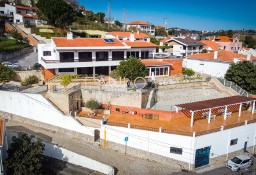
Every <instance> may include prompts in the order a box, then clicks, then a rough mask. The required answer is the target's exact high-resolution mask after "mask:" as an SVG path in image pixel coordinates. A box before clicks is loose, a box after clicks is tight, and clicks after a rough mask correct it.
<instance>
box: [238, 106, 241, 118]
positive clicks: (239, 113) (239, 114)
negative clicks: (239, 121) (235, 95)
mask: <svg viewBox="0 0 256 175" xmlns="http://www.w3.org/2000/svg"><path fill="white" fill-rule="evenodd" d="M241 111H242V103H240V106H239V111H238V116H239V117H240V116H241Z"/></svg>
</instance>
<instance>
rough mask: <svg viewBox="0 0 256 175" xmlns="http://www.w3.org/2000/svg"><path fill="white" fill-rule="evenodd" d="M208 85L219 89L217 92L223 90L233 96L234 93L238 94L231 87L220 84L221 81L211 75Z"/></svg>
mask: <svg viewBox="0 0 256 175" xmlns="http://www.w3.org/2000/svg"><path fill="white" fill-rule="evenodd" d="M209 86H211V87H212V88H213V89H215V90H217V91H219V92H224V93H226V94H227V95H228V96H235V95H239V94H238V93H237V92H236V91H234V90H233V89H232V88H229V87H226V86H223V84H221V82H220V81H219V80H218V79H217V78H214V77H212V78H211V80H210V82H209Z"/></svg>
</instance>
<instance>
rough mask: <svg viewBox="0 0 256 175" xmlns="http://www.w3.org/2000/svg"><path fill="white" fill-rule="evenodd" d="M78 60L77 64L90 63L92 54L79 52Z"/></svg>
mask: <svg viewBox="0 0 256 175" xmlns="http://www.w3.org/2000/svg"><path fill="white" fill-rule="evenodd" d="M78 58H79V62H91V61H92V52H79V53H78Z"/></svg>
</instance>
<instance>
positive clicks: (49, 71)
mask: <svg viewBox="0 0 256 175" xmlns="http://www.w3.org/2000/svg"><path fill="white" fill-rule="evenodd" d="M54 76H55V69H44V81H47V80H49V79H50V78H52V77H54Z"/></svg>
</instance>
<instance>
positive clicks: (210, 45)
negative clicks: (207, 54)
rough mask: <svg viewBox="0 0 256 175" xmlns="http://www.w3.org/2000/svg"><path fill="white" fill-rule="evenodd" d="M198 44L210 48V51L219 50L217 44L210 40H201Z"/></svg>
mask: <svg viewBox="0 0 256 175" xmlns="http://www.w3.org/2000/svg"><path fill="white" fill-rule="evenodd" d="M200 42H201V43H203V44H204V45H206V46H207V47H210V48H211V49H212V50H219V49H220V47H221V46H220V45H219V44H217V43H215V42H213V41H210V40H201V41H200Z"/></svg>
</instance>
